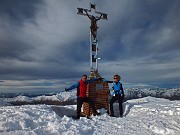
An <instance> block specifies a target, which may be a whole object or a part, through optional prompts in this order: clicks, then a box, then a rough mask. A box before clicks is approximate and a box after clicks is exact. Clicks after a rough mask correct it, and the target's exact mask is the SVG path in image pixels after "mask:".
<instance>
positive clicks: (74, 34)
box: [0, 0, 180, 83]
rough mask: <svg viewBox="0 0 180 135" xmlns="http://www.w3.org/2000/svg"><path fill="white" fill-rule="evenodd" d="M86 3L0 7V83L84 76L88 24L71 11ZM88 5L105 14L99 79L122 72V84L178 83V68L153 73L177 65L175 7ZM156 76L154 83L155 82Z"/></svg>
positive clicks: (156, 2)
mask: <svg viewBox="0 0 180 135" xmlns="http://www.w3.org/2000/svg"><path fill="white" fill-rule="evenodd" d="M89 2H90V1H89V0H86V1H81V0H79V1H65V0H61V1H59V0H54V1H48V0H42V1H35V0H34V1H26V2H25V1H23V2H22V1H21V0H20V1H18V0H16V1H13V2H9V1H8V2H7V1H5V0H3V1H1V3H3V4H0V19H1V21H0V47H1V49H0V74H1V77H2V79H43V78H46V79H62V78H64V79H65V78H78V77H80V76H81V74H82V73H88V72H89V26H90V21H89V20H88V18H87V17H85V16H79V15H77V14H76V12H77V9H76V8H77V7H84V8H88V6H89ZM92 3H96V4H97V10H98V11H102V12H105V13H107V14H108V20H107V21H103V20H100V21H98V26H99V27H100V28H99V29H98V39H99V55H100V57H102V58H103V59H102V60H101V61H100V64H99V68H100V72H101V73H102V74H103V76H108V77H110V76H109V74H110V73H111V75H113V74H114V73H115V72H116V73H118V71H121V70H122V72H123V76H125V78H126V79H125V81H126V82H136V81H137V82H149V83H150V82H151V80H156V81H163V80H168V79H166V77H164V76H163V75H167V76H171V77H170V78H171V79H169V81H174V80H179V78H178V77H177V76H174V74H175V73H178V70H179V69H180V67H179V66H177V67H176V68H175V67H174V68H173V67H171V66H169V65H168V66H167V67H166V68H165V69H163V70H161V69H157V68H156V66H157V67H158V66H159V65H158V64H162V65H163V64H164V65H166V64H167V63H169V64H170V65H171V64H172V65H173V66H175V65H174V63H177V65H179V63H180V59H179V58H180V55H179V53H178V52H179V49H180V47H179V43H180V41H179V37H178V35H179V34H180V30H179V24H180V23H179V22H180V17H179V13H180V12H179V10H180V8H179V1H177V0H174V1H169V0H153V1H142V0H134V1H132V0H122V1H119V0H114V1H113V2H112V1H108V0H104V1H95V0H94V1H92ZM5 7H6V8H5ZM2 19H3V20H2ZM139 61H143V62H139ZM144 62H146V63H144ZM108 63H111V65H109V64H108ZM129 63H131V64H129ZM103 64H104V65H103ZM116 64H119V66H114V65H116ZM153 65H154V66H153ZM101 66H102V67H101ZM105 67H107V69H105ZM133 67H134V68H133ZM160 67H161V66H160ZM116 68H117V69H116ZM167 72H168V73H167ZM156 74H158V75H159V77H158V78H154V75H156ZM136 76H138V78H137V77H136ZM149 76H150V77H149Z"/></svg>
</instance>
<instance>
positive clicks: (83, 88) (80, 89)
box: [65, 75, 100, 119]
mask: <svg viewBox="0 0 180 135" xmlns="http://www.w3.org/2000/svg"><path fill="white" fill-rule="evenodd" d="M97 80H98V79H96V78H94V79H91V80H87V75H82V78H81V80H79V81H78V82H77V83H76V84H75V85H72V86H70V87H69V88H65V91H69V90H72V89H74V88H77V94H76V95H77V117H76V118H77V119H79V118H80V116H81V107H82V104H83V102H86V103H89V105H90V107H91V108H92V110H93V115H94V116H95V115H100V113H98V112H97V111H96V109H95V105H94V102H93V101H92V100H91V99H90V98H89V97H87V95H86V92H87V84H88V83H91V82H94V81H97Z"/></svg>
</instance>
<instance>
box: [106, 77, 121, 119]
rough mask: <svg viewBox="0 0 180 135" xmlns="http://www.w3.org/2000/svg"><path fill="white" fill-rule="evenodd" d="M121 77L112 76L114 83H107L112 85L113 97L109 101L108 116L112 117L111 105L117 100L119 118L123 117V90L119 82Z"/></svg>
mask: <svg viewBox="0 0 180 135" xmlns="http://www.w3.org/2000/svg"><path fill="white" fill-rule="evenodd" d="M120 79H121V77H120V76H119V75H114V81H108V83H113V96H112V98H111V100H110V103H109V104H110V112H109V115H110V116H112V117H113V116H114V110H113V103H114V102H115V101H117V100H118V103H119V112H120V117H122V116H123V107H122V103H123V99H124V90H123V87H122V83H121V82H120Z"/></svg>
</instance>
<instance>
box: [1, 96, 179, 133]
mask: <svg viewBox="0 0 180 135" xmlns="http://www.w3.org/2000/svg"><path fill="white" fill-rule="evenodd" d="M123 106H124V117H123V118H116V117H109V116H108V115H107V114H106V113H105V112H104V110H103V109H101V110H99V111H100V112H101V113H102V115H100V116H92V119H91V120H89V119H86V118H80V120H73V119H72V118H71V117H70V116H72V115H74V114H75V112H76V106H75V105H70V106H55V105H24V106H1V107H0V113H1V117H0V134H1V135H20V134H23V135H51V134H52V135H74V134H80V135H83V134H86V135H93V134H94V135H105V134H106V135H107V134H108V135H114V134H115V135H142V134H143V135H152V134H153V135H179V134H180V101H170V100H167V99H159V98H153V97H146V98H140V99H135V100H128V101H126V102H125V103H123ZM114 107H115V115H116V116H117V115H118V105H117V104H115V105H114Z"/></svg>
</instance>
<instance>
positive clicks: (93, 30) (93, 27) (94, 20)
mask: <svg viewBox="0 0 180 135" xmlns="http://www.w3.org/2000/svg"><path fill="white" fill-rule="evenodd" d="M85 12H86V15H87V16H88V18H89V19H90V20H91V26H90V29H91V33H92V35H93V38H94V39H96V36H97V29H98V28H99V27H98V26H97V21H98V20H100V19H101V17H102V14H101V15H100V17H97V18H96V17H95V16H93V15H89V14H88V12H87V11H86V10H85Z"/></svg>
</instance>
